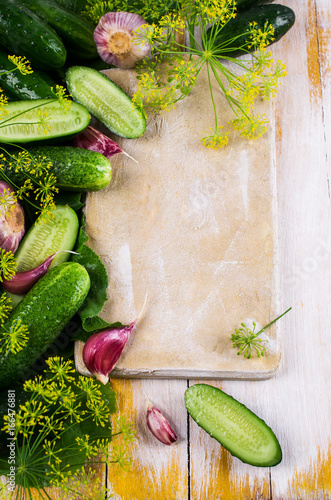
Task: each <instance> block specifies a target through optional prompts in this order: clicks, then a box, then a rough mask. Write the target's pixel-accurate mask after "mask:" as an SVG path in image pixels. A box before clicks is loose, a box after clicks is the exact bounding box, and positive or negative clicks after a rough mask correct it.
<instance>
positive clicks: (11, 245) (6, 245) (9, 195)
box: [0, 181, 25, 253]
mask: <svg viewBox="0 0 331 500" xmlns="http://www.w3.org/2000/svg"><path fill="white" fill-rule="evenodd" d="M0 197H2V198H3V200H4V202H3V204H2V205H1V206H0V248H2V249H4V250H6V251H7V252H13V253H15V252H16V250H17V248H18V245H19V243H20V241H21V239H22V238H23V235H24V233H25V223H24V211H23V208H22V207H21V205H20V203H19V202H18V201H16V194H15V191H14V190H13V188H12V186H11V185H10V184H8V183H7V182H5V181H0Z"/></svg>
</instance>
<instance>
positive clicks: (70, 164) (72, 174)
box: [29, 146, 112, 192]
mask: <svg viewBox="0 0 331 500" xmlns="http://www.w3.org/2000/svg"><path fill="white" fill-rule="evenodd" d="M29 152H30V154H32V156H35V157H38V156H41V157H46V158H47V160H48V161H50V162H52V167H51V171H52V172H53V173H54V175H55V177H56V178H57V183H56V185H57V186H58V187H59V188H60V189H64V190H67V191H81V192H85V191H99V190H100V189H103V188H105V187H106V186H107V185H108V184H109V183H110V180H111V176H112V169H111V164H110V161H109V160H108V159H107V158H106V157H105V156H103V155H102V154H101V153H98V152H96V151H90V150H88V149H83V148H75V147H73V146H45V147H40V148H38V147H34V148H30V149H29Z"/></svg>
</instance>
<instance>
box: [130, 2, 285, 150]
mask: <svg viewBox="0 0 331 500" xmlns="http://www.w3.org/2000/svg"><path fill="white" fill-rule="evenodd" d="M179 5H180V8H179V9H178V12H171V11H170V12H168V13H167V14H166V15H165V16H164V17H163V18H161V19H160V20H159V21H158V23H157V26H154V25H152V26H147V25H144V26H141V27H140V29H139V30H138V31H137V34H136V36H137V40H138V39H139V40H140V41H141V40H142V39H144V37H145V39H146V40H147V39H148V41H149V43H150V45H151V50H152V54H151V58H147V59H143V60H142V61H140V62H139V63H138V64H137V72H138V89H137V91H136V93H135V94H134V96H133V100H134V102H135V103H136V104H138V105H139V106H140V107H141V108H142V109H144V110H145V112H147V111H148V110H150V111H153V112H155V111H156V112H157V111H160V110H168V109H171V108H172V107H173V106H174V104H175V103H176V102H178V101H179V100H181V99H184V98H185V97H186V96H187V95H188V94H189V93H190V91H191V90H192V88H193V87H194V85H195V83H196V80H197V77H198V75H199V73H200V71H201V69H202V68H203V67H206V69H207V73H208V81H209V92H210V97H211V100H212V104H213V108H214V119H215V126H214V127H213V129H212V133H211V134H208V135H207V136H205V137H203V138H202V143H203V144H204V145H205V146H206V147H210V148H221V147H224V146H225V145H226V144H227V142H228V137H229V134H228V133H224V132H220V126H219V123H218V121H219V117H218V116H217V111H216V105H215V97H214V95H213V94H214V91H213V87H212V80H213V79H215V80H216V82H217V84H218V85H219V87H220V90H221V91H222V92H223V94H224V95H225V97H226V99H227V102H228V104H229V105H230V107H231V109H232V111H233V113H234V118H233V119H232V120H230V121H229V123H228V125H229V126H230V127H232V129H233V130H236V131H238V132H239V133H240V135H242V136H243V137H245V138H247V139H254V138H257V137H260V136H261V135H262V134H263V133H265V131H266V130H267V120H266V118H265V116H259V115H258V114H256V113H255V112H254V107H255V103H256V100H257V99H258V98H260V97H261V98H262V99H269V98H273V97H274V96H275V95H276V93H277V88H278V84H279V79H280V78H282V77H283V76H285V74H286V70H285V67H284V65H283V64H282V63H281V62H279V61H278V62H277V63H276V64H274V63H273V60H272V56H271V53H270V52H268V51H267V50H266V47H267V45H269V44H270V43H271V42H272V41H273V40H274V28H273V26H272V25H270V24H269V23H265V24H264V26H263V27H262V28H261V27H260V26H259V25H258V24H257V23H256V22H251V23H249V24H248V26H247V28H246V29H245V28H244V30H243V33H242V35H240V34H238V35H236V37H235V38H234V40H236V41H237V42H238V48H232V47H231V51H230V52H228V51H229V48H228V45H229V41H228V40H227V39H224V40H223V39H222V38H221V37H220V35H221V34H222V30H223V29H224V28H225V27H226V26H227V25H228V23H229V22H231V20H232V19H233V18H234V17H235V16H236V2H235V0H195V1H194V2H191V1H188V0H183V1H182V2H180V4H179ZM184 26H185V29H186V31H187V33H188V38H189V43H188V44H183V43H178V40H177V35H178V32H180V31H182V30H183V27H184ZM157 27H158V29H157ZM196 28H199V31H200V35H201V39H198V38H197V37H196ZM231 43H232V44H233V43H234V41H233V40H231ZM252 50H254V51H255V52H254V53H253V54H252V55H250V58H249V59H248V60H243V59H240V60H239V59H238V60H237V59H235V58H234V56H233V54H235V53H236V52H238V51H239V52H242V53H246V54H248V53H249V52H251V51H252ZM229 54H230V55H229ZM227 60H228V61H229V62H226V61H227ZM235 66H238V71H237V72H236V71H235Z"/></svg>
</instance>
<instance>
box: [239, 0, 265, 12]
mask: <svg viewBox="0 0 331 500" xmlns="http://www.w3.org/2000/svg"><path fill="white" fill-rule="evenodd" d="M272 2H274V0H236V7H237V11H240V10H245V9H250V8H251V7H256V6H257V5H264V4H266V3H272Z"/></svg>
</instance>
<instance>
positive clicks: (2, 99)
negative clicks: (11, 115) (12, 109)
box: [0, 88, 8, 118]
mask: <svg viewBox="0 0 331 500" xmlns="http://www.w3.org/2000/svg"><path fill="white" fill-rule="evenodd" d="M7 104H8V97H7V96H5V94H4V93H3V90H2V89H1V88H0V118H3V117H4V116H6V114H7V113H8V111H7V110H6V105H7Z"/></svg>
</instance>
